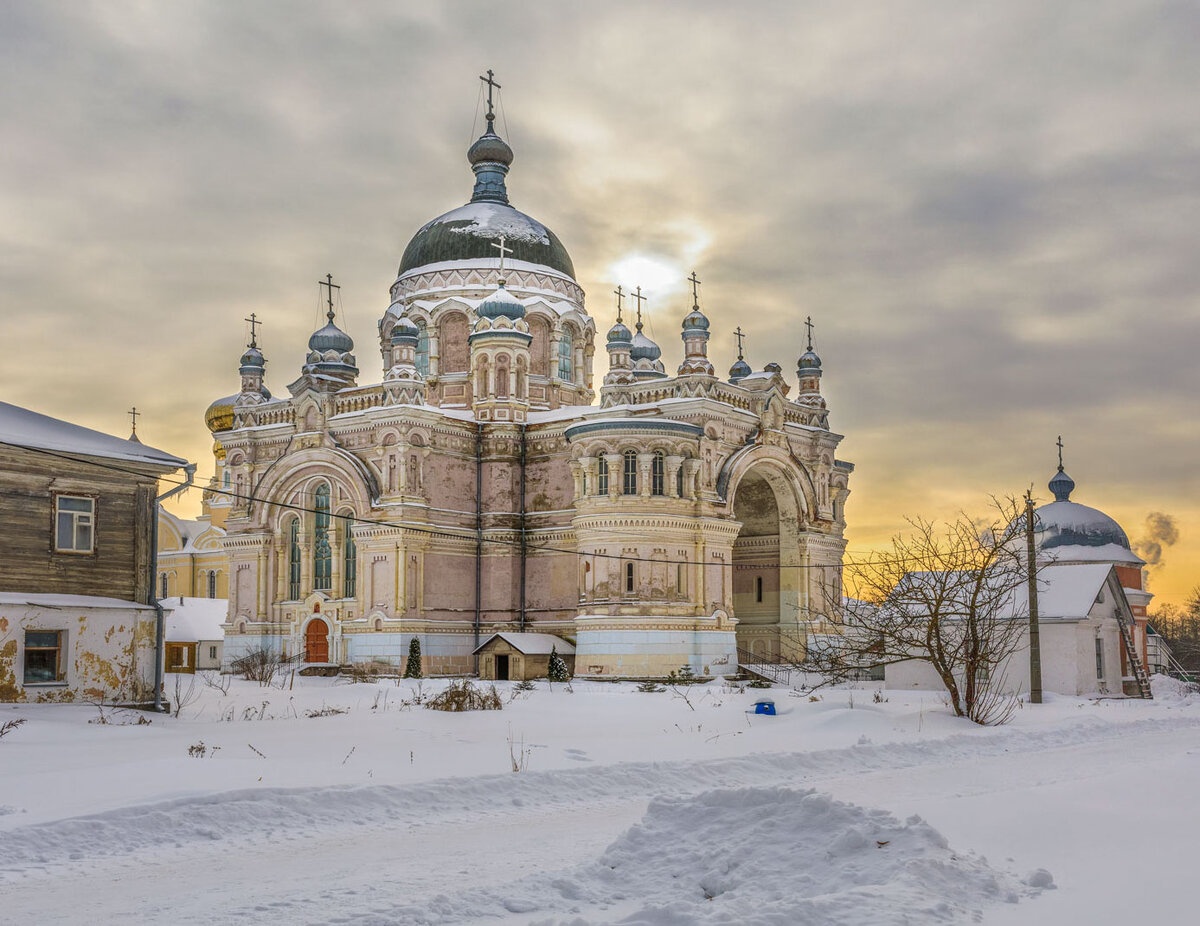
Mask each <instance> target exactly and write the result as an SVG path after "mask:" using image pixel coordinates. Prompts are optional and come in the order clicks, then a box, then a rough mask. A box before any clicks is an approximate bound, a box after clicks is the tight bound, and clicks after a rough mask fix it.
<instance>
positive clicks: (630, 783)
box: [0, 718, 1200, 880]
mask: <svg viewBox="0 0 1200 926" xmlns="http://www.w3.org/2000/svg"><path fill="white" fill-rule="evenodd" d="M1196 728H1200V720H1191V719H1184V718H1171V719H1150V720H1140V721H1132V722H1125V723H1109V722H1105V721H1095V722H1091V723H1087V724H1082V725H1080V726H1076V727H1072V728H1070V729H1066V730H1063V729H1053V730H1045V731H1004V732H998V733H992V734H955V735H953V736H949V737H945V738H942V739H930V740H921V741H918V742H915V743H884V744H878V745H874V744H866V745H856V746H850V747H845V748H840V749H826V750H819V751H814V752H787V753H755V754H751V755H747V756H738V757H732V758H722V759H706V760H690V761H688V760H684V761H672V762H624V763H617V764H613V765H594V766H588V767H586V768H571V769H558V770H552V771H544V772H525V773H521V774H515V775H514V774H509V775H488V776H478V777H474V778H452V779H443V780H440V781H429V782H423V783H419V784H413V785H369V786H349V785H337V786H320V787H310V788H258V789H244V790H238V791H223V792H218V793H214V794H211V795H205V796H200V797H187V798H180V799H178V800H172V801H161V802H158V803H154V804H147V805H141V806H135V807H124V808H120V809H118V810H112V811H106V812H104V813H99V814H91V815H87V816H80V817H70V818H66V819H63V820H56V821H51V822H47V823H41V824H34V825H30V826H27V827H20V828H17V829H13V830H10V831H9V832H8V833H6V834H5V836H4V840H3V842H0V880H2V879H5V878H11V877H14V876H17V877H19V876H20V874H21V873H28V872H29V871H30V869H33V870H44V869H46V868H48V867H52V866H59V865H64V864H66V865H80V864H85V863H86V862H87V861H88V860H89V859H100V858H117V857H121V856H130V855H134V854H137V853H139V852H143V851H163V850H171V849H183V848H186V847H187V846H188V845H197V846H199V845H205V844H207V845H211V844H212V843H213V842H214V841H221V842H222V843H229V844H243V845H244V844H254V843H263V842H278V841H279V840H284V841H287V840H290V839H295V838H297V837H302V838H307V837H317V836H319V835H320V834H321V833H322V832H323V831H328V830H346V829H354V828H362V829H364V830H378V829H391V828H395V827H396V826H397V825H404V826H406V827H408V828H410V829H413V830H415V831H417V832H419V830H420V828H421V826H422V825H428V824H431V823H435V822H436V823H455V822H462V821H467V820H470V819H478V818H479V817H480V816H481V815H490V816H504V815H509V814H520V813H524V812H526V811H527V809H528V808H529V807H531V806H535V807H537V808H538V809H540V810H546V809H549V808H555V807H562V808H563V809H568V808H571V807H576V806H578V805H580V804H584V803H593V804H599V803H604V802H609V801H617V800H630V799H646V800H648V799H651V798H653V797H656V796H660V795H671V796H679V795H695V794H699V793H701V792H704V791H709V790H714V789H722V788H743V787H774V786H778V785H791V786H795V785H796V784H797V783H798V782H801V781H803V780H805V779H810V778H828V777H830V776H835V775H841V776H845V775H859V774H867V773H871V772H877V771H889V770H890V771H895V770H902V769H905V768H919V767H922V766H928V765H935V764H944V763H948V762H954V761H957V760H960V759H979V758H985V757H987V756H990V755H1000V754H1003V753H1033V752H1041V751H1044V750H1048V749H1059V748H1069V747H1071V746H1077V745H1088V744H1094V743H1099V742H1104V741H1106V740H1112V739H1124V738H1128V737H1131V736H1143V735H1152V734H1159V733H1165V732H1173V731H1179V730H1182V729H1196Z"/></svg>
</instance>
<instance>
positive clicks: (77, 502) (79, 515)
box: [54, 495, 96, 553]
mask: <svg viewBox="0 0 1200 926" xmlns="http://www.w3.org/2000/svg"><path fill="white" fill-rule="evenodd" d="M95 523H96V500H95V499H94V498H88V497H86V496H82V495H58V496H55V499H54V549H55V551H56V552H58V553H92V552H93V551H94V549H95V543H94V541H95V531H94V528H95Z"/></svg>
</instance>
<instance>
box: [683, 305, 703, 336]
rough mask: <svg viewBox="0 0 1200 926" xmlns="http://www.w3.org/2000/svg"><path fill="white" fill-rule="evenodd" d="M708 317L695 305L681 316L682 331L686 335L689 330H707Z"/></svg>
mask: <svg viewBox="0 0 1200 926" xmlns="http://www.w3.org/2000/svg"><path fill="white" fill-rule="evenodd" d="M708 325H709V322H708V318H707V317H706V316H705V314H704V313H703V312H701V311H700V309H699V308H698V307H696V306H692V311H690V312H688V313H687V315H685V316H684V317H683V333H684V337H686V336H687V335H688V334H689V333H690V332H698V331H705V332H706V331H708Z"/></svg>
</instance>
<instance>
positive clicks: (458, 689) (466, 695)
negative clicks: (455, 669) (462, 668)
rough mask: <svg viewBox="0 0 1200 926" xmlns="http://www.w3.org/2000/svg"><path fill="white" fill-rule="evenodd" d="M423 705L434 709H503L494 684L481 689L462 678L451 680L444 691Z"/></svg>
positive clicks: (502, 703) (456, 710)
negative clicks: (457, 680)
mask: <svg viewBox="0 0 1200 926" xmlns="http://www.w3.org/2000/svg"><path fill="white" fill-rule="evenodd" d="M425 706H426V707H427V708H429V709H430V710H435V711H455V712H458V711H499V710H503V709H504V702H503V701H502V700H501V698H500V693H499V692H498V691H496V686H495V685H490V686H489V687H488V689H487V690H486V691H483V690H481V689H479V688H476V687H475V686H474V685H472V684H471V683H470V681H468V680H467V679H463V680H462V681H459V682H451V683H450V684H449V685H447V686H446V690H445V691H443V692H442V693H441V694H439V695H437V696H436V697H433V698H430V699H429V700H428V701H427V702H425Z"/></svg>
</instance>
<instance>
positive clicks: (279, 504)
mask: <svg viewBox="0 0 1200 926" xmlns="http://www.w3.org/2000/svg"><path fill="white" fill-rule="evenodd" d="M0 445H2V446H6V447H16V448H18V449H21V450H28V451H31V452H34V453H40V454H44V455H46V456H50V457H55V458H57V459H60V460H67V461H70V462H74V463H86V464H88V465H91V466H96V467H99V468H101V469H108V470H112V471H114V472H119V473H124V474H126V475H132V476H144V475H146V474H145V473H142V472H138V471H137V470H134V469H129V468H128V467H122V466H117V465H115V464H112V463H103V462H100V461H99V460H95V459H91V458H88V457H79V456H74V455H71V454H66V453H58V452H56V451H53V450H47V449H45V448H42V447H28V446H25V445H24V444H17V443H13V442H11V441H5V440H0ZM159 480H160V481H162V482H165V483H167V484H168V485H173V486H179V485H185V483H184V482H182V481H180V480H172V479H168V478H166V477H164V476H160V477H159ZM206 491H208V492H212V493H213V494H215V495H221V496H224V497H226V498H231V499H240V500H243V501H247V502H251V503H260V504H264V505H270V506H272V507H274V508H282V509H285V510H289V511H298V512H303V513H306V514H322V515H328V516H329V517H330V518H331V519H335V518H336V519H338V520H341V521H347V522H349V523H350V524H372V525H375V526H379V527H392V528H399V529H400V530H404V531H408V532H410V533H414V534H422V535H424V536H429V537H437V538H440V539H444V540H462V541H469V542H471V543H474V542H475V541H476V538H477V535H476V532H475V531H474V530H473V529H470V530H464V532H462V533H458V532H456V531H454V530H447V529H439V528H432V527H423V526H420V525H415V524H411V523H398V522H396V521H383V520H380V519H378V518H365V517H361V516H359V515H356V514H352V515H348V514H342V513H334V512H333V511H325V510H324V509H320V510H318V509H317V508H310V507H306V506H304V505H297V504H295V503H293V502H284V501H276V500H274V499H269V498H261V497H259V496H256V495H252V494H251V495H246V494H244V493H241V492H236V491H232V490H230V489H224V488H214V487H208V488H207V489H206ZM302 494H305V495H307V494H311V493H302ZM513 532H514V533H515V532H517V531H516V529H514V530H513ZM483 542H484V543H490V544H493V545H499V546H507V547H514V548H517V547H520V545H521V542H520V540H508V539H505V538H503V537H486V536H485V537H483ZM527 549H528V550H529V551H530V552H543V553H562V554H566V555H571V556H578V557H585V558H589V559H612V560H617V561H619V562H623V563H628V562H635V563H658V564H661V565H666V566H703V567H706V568H707V567H719V568H736V569H770V568H775V569H822V570H824V569H839V568H845V567H847V566H850V567H854V566H878V565H887V564H891V565H902V564H903V563H904V562H905V561H906V560H905V559H904V558H898V557H896V558H888V557H878V556H874V558H872V559H871V560H870V561H867V562H855V561H853V560H851V561H849V562H846V561H843V562H841V563H837V564H831V563H782V562H777V563H773V564H772V563H732V562H729V563H726V562H721V561H717V562H705V561H703V560H689V559H666V560H662V559H651V558H649V557H643V556H629V555H623V554H619V553H596V552H591V551H587V550H571V549H568V548H566V547H556V546H550V545H546V544H536V543H534V544H527ZM867 555H873V554H870V553H868V554H867Z"/></svg>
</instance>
